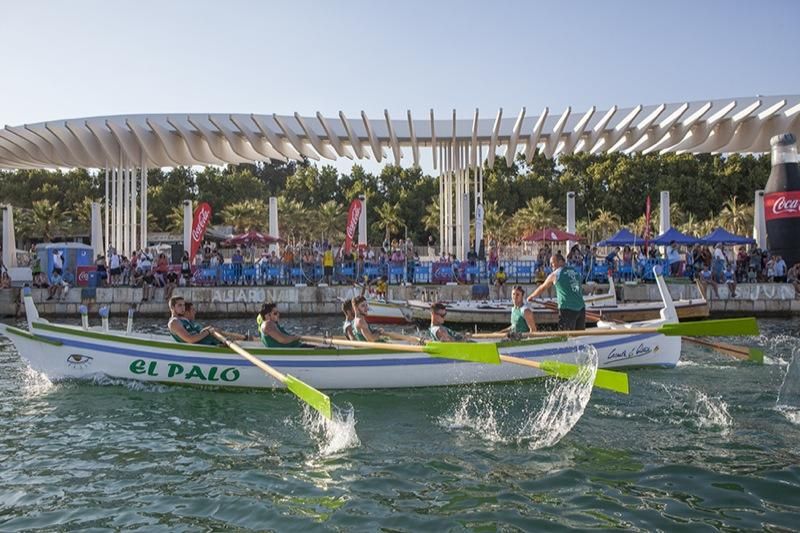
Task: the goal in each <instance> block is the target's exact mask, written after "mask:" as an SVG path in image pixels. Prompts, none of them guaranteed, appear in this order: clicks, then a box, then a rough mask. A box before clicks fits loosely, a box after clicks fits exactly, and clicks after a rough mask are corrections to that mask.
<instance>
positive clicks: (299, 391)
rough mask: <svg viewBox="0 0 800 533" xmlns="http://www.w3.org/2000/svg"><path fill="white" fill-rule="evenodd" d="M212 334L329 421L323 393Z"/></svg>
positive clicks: (328, 406) (215, 332)
mask: <svg viewBox="0 0 800 533" xmlns="http://www.w3.org/2000/svg"><path fill="white" fill-rule="evenodd" d="M212 334H213V335H214V337H216V338H217V340H219V341H220V342H221V343H223V344H224V345H225V346H227V347H228V348H230V349H231V350H233V351H234V352H236V353H237V354H239V355H241V356H242V357H244V358H245V359H247V360H248V361H250V362H251V363H253V364H254V365H256V366H257V367H258V368H260V369H261V370H263V371H264V372H266V373H267V374H269V375H270V376H272V377H273V378H275V380H277V381H279V382H281V383H283V384H284V385H286V388H287V389H289V390H290V391H291V392H293V393H294V395H295V396H297V397H298V398H300V399H301V400H303V401H304V402H306V403H307V404H308V405H310V406H311V407H313V408H314V409H316V410H317V411H319V412H320V413H321V414H322V416H324V417H325V418H327V419H329V420H330V418H331V399H330V398H329V397H328V396H327V395H326V394H324V393H322V392H320V391H318V390H317V389H315V388H314V387H312V386H311V385H309V384H308V383H305V382H303V381H300V380H299V379H297V378H296V377H294V376H292V375H290V374H283V373H281V372H279V371H277V370H275V369H274V368H272V367H271V366H269V365H268V364H266V363H265V362H263V361H261V360H260V359H257V358H256V357H254V356H253V355H251V354H250V352H248V351H247V350H245V349H244V348H242V347H241V346H239V345H238V344H236V343H235V342H233V341H232V340H228V339H227V338H226V337H225V336H224V335H222V334H221V333H220V332H218V331H216V330H212Z"/></svg>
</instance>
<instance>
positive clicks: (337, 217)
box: [313, 200, 347, 241]
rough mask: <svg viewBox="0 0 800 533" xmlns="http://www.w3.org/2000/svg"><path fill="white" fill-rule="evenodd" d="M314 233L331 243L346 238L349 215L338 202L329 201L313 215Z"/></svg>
mask: <svg viewBox="0 0 800 533" xmlns="http://www.w3.org/2000/svg"><path fill="white" fill-rule="evenodd" d="M313 218H314V231H315V232H319V233H321V234H322V239H323V240H325V239H326V238H327V239H328V240H329V241H333V240H337V239H342V238H343V237H344V230H345V224H346V223H347V213H346V212H345V210H344V208H343V207H342V206H341V205H340V204H339V203H338V202H337V201H336V200H328V201H327V202H325V203H324V204H322V205H320V206H319V207H317V208H316V210H315V211H314V214H313Z"/></svg>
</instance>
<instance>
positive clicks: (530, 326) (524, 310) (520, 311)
mask: <svg viewBox="0 0 800 533" xmlns="http://www.w3.org/2000/svg"><path fill="white" fill-rule="evenodd" d="M524 298H525V290H524V289H523V288H522V285H514V288H513V289H511V303H512V306H511V325H510V326H509V327H507V328H506V329H504V330H503V331H507V332H509V333H533V332H534V331H537V329H538V328H537V327H536V320H535V319H534V318H533V311H531V310H530V309H529V308H528V307H526V306H525V302H524Z"/></svg>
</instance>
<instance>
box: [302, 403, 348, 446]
mask: <svg viewBox="0 0 800 533" xmlns="http://www.w3.org/2000/svg"><path fill="white" fill-rule="evenodd" d="M302 425H303V427H304V428H305V430H306V431H307V432H308V433H309V434H310V435H311V436H312V438H313V439H314V440H315V441H316V442H317V446H318V448H319V454H320V455H322V456H325V457H327V456H330V455H334V454H336V453H339V452H341V451H342V450H346V449H348V448H357V447H358V446H361V440H360V439H359V438H358V434H357V433H356V416H355V410H354V409H353V406H352V405H349V406H348V408H347V409H343V408H341V407H337V408H335V409H334V410H333V417H332V418H331V419H330V420H328V419H327V418H325V417H324V416H322V415H321V414H320V413H319V412H317V411H316V410H314V409H312V408H311V407H309V406H308V405H305V404H303V419H302Z"/></svg>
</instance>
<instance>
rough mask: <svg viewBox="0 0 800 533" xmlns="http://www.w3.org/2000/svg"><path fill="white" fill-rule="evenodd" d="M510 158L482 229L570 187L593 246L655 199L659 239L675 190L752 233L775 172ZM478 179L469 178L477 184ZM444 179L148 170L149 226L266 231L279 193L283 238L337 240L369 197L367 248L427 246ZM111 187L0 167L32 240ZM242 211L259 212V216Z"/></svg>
mask: <svg viewBox="0 0 800 533" xmlns="http://www.w3.org/2000/svg"><path fill="white" fill-rule="evenodd" d="M513 163H514V164H513V165H512V167H511V168H509V167H507V166H506V162H505V157H503V156H502V155H498V157H496V158H495V160H494V163H493V165H492V166H491V167H488V166H484V167H483V168H482V169H480V172H481V173H482V175H483V176H484V198H483V203H484V209H485V216H486V218H485V226H484V227H485V233H486V234H487V235H489V236H491V237H492V238H495V239H497V240H500V241H512V240H515V239H518V238H519V237H521V236H523V234H524V233H525V232H528V231H532V230H537V229H542V228H543V227H545V226H553V225H556V226H560V225H562V224H563V219H564V214H565V213H564V211H565V210H564V202H565V200H564V197H565V194H566V192H567V191H575V193H576V215H577V218H578V222H579V224H578V227H579V232H584V233H588V234H589V235H588V236H592V235H593V236H594V237H595V238H597V239H601V238H604V237H607V236H608V235H610V234H611V233H613V231H615V230H616V229H618V228H619V226H627V227H629V228H630V229H631V230H634V231H636V232H641V231H642V230H643V229H644V216H643V215H644V209H645V199H646V198H647V196H648V195H649V196H650V197H651V200H652V205H653V212H652V215H653V216H652V219H651V224H652V230H651V235H656V234H657V230H658V213H659V209H658V201H659V192H660V191H663V190H668V191H670V197H671V201H672V209H673V212H672V213H671V222H672V225H674V226H676V227H679V228H690V227H692V228H695V229H696V230H699V229H702V228H705V227H706V226H708V225H709V224H713V225H722V226H723V227H725V228H727V229H728V230H731V231H734V232H737V233H740V234H741V233H748V232H749V225H750V224H751V223H752V198H753V192H754V191H755V190H756V189H761V188H763V187H764V185H765V184H766V182H767V177H768V176H769V171H770V161H769V158H768V157H755V156H752V155H731V156H729V157H725V156H722V155H717V154H714V155H711V154H701V155H692V154H663V155H661V154H658V153H652V154H647V155H641V154H631V155H627V154H621V153H613V154H596V155H592V154H585V153H581V154H574V155H562V156H560V157H559V158H558V159H557V160H554V159H551V158H546V157H544V156H543V155H541V154H538V153H537V154H536V155H535V156H534V158H533V160H532V161H531V162H530V163H528V162H527V161H526V160H525V158H524V156H523V155H522V154H518V155H517V157H516V159H515V160H514V162H513ZM474 177H475V176H474V173H471V176H470V178H471V179H474ZM438 179H439V178H438V176H430V175H427V174H424V173H423V172H422V170H421V169H419V168H417V167H412V168H402V167H399V166H395V165H387V166H385V167H383V168H382V169H381V171H380V172H379V173H375V174H373V173H370V172H367V171H365V170H364V168H363V167H361V166H360V165H358V164H355V165H353V166H352V168H351V169H350V171H349V172H346V173H339V172H337V170H336V169H335V168H334V167H332V166H329V165H322V166H317V165H310V164H309V163H308V161H302V162H298V163H294V162H289V163H283V162H279V161H271V162H265V163H257V164H240V165H228V166H226V167H214V166H210V167H206V168H190V167H178V168H172V169H151V170H150V171H149V173H148V183H149V199H148V205H149V217H150V218H149V227H150V229H151V230H157V229H158V228H161V229H165V230H170V231H178V233H180V232H181V231H182V227H183V211H182V202H183V200H192V201H193V202H208V203H209V204H211V207H212V210H213V218H212V223H214V224H220V223H222V222H225V221H228V222H230V221H232V220H233V219H235V220H236V221H237V222H236V223H235V224H233V225H234V226H237V227H239V228H245V227H257V228H259V229H262V230H263V229H266V226H267V216H266V214H265V212H264V209H265V206H266V204H267V200H268V198H269V196H271V195H274V196H278V197H279V202H280V203H279V205H280V207H279V213H280V216H279V220H280V223H281V231H282V236H283V237H284V238H289V239H292V238H293V239H319V238H321V237H323V236H324V237H325V238H328V239H332V240H334V241H335V240H336V239H341V232H342V231H343V229H344V223H345V218H346V215H345V214H346V211H347V208H348V206H349V204H350V201H351V200H353V199H354V198H357V197H358V196H359V195H361V194H363V195H365V196H366V198H367V219H368V220H369V221H370V227H369V239H370V242H379V241H381V240H383V238H384V237H385V235H386V233H387V231H388V232H389V233H390V234H391V235H392V236H400V235H402V231H403V224H408V234H409V236H410V237H411V238H412V239H413V240H414V241H415V242H417V243H422V242H426V241H427V236H428V234H429V233H433V234H434V235H435V236H438V229H439V209H440V206H439V199H438V198H439V184H438ZM104 191H105V175H104V173H103V172H100V173H90V172H87V171H86V170H72V171H69V172H63V171H56V172H50V171H45V170H23V171H16V172H9V171H0V202H4V203H10V204H11V205H13V206H15V207H17V208H18V209H19V210H20V224H23V222H22V220H21V219H22V218H25V216H28V217H32V218H31V224H30V225H29V226H28V227H27V228H26V230H27V229H29V230H30V231H31V233H30V234H29V235H28V236H29V237H30V238H33V239H36V240H40V239H42V238H45V236H47V238H56V237H58V236H61V235H68V234H72V235H74V234H86V233H87V232H88V222H89V220H90V218H89V207H88V206H89V203H90V202H91V200H92V199H95V200H99V199H101V198H102V197H103V194H104ZM43 201H44V202H46V203H43V204H37V205H38V206H39V207H38V208H37V209H38V211H37V212H38V213H39V214H38V215H23V214H22V213H24V212H25V210H33V207H34V202H43ZM56 202H58V205H59V207H60V209H59V210H58V211H59V214H57V215H56V218H53V219H51V220H50V221H49V223H48V224H46V225H44V224H43V222H44V221H42V220H38V221H37V222H35V223H34V222H33V220H36V219H41V216H43V215H44V213H43V211H46V209H45V208H46V207H47V206H50V207H49V208H48V209H50V208H52V206H53V205H54V204H55V203H56ZM250 202H254V203H250ZM237 210H238V212H239V213H238V214H236V216H235V217H234V214H235V212H236V211H237ZM245 211H253V212H254V213H253V216H252V219H251V220H247V216H249V215H247V214H246V213H245ZM31 212H33V211H31ZM262 215H263V216H262ZM708 221H712V222H709V223H708V224H707V222H708ZM698 232H699V231H694V233H698Z"/></svg>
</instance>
